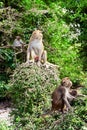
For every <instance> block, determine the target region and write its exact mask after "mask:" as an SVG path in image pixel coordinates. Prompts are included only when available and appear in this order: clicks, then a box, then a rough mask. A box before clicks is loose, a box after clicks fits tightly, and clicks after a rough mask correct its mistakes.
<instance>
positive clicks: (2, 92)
mask: <svg viewBox="0 0 87 130" xmlns="http://www.w3.org/2000/svg"><path fill="white" fill-rule="evenodd" d="M8 95H9V86H8V85H7V84H6V83H4V82H0V99H3V98H4V97H5V98H6V97H8Z"/></svg>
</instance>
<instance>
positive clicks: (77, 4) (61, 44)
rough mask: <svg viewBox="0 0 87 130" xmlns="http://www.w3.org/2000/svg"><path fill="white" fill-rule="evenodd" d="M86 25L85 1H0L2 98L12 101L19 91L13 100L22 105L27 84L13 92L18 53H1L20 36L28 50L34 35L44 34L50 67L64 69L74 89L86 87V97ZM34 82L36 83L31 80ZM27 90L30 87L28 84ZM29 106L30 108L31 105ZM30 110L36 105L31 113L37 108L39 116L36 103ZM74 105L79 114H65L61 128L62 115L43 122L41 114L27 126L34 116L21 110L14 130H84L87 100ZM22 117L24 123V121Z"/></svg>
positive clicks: (0, 83) (75, 111)
mask: <svg viewBox="0 0 87 130" xmlns="http://www.w3.org/2000/svg"><path fill="white" fill-rule="evenodd" d="M86 23H87V1H86V0H84V1H83V0H73V1H72V0H66V1H63V0H59V1H57V0H55V2H54V1H53V0H47V1H45V0H34V1H33V0H19V1H17V0H11V1H10V0H1V2H0V98H3V97H6V96H8V95H9V93H13V92H15V91H16V90H17V89H18V91H17V95H16V94H15V95H14V97H12V98H13V99H17V100H16V103H19V102H20V103H21V102H22V97H21V98H19V97H17V96H18V95H19V96H20V94H21V93H22V92H21V93H20V92H19V91H20V89H24V84H22V86H21V87H20V86H19V83H18V84H17V83H16V85H15V84H14V85H13V87H14V88H13V89H12V86H11V88H10V81H9V77H10V75H11V74H12V73H13V70H14V69H15V68H16V65H15V62H14V51H13V50H12V49H8V48H4V49H3V48H2V47H3V46H7V45H12V44H13V40H14V38H15V36H16V35H20V36H21V37H22V39H23V40H24V41H25V43H26V44H28V42H29V38H30V36H31V33H32V32H33V31H34V30H35V29H40V30H42V32H43V36H44V38H43V40H44V41H43V42H44V46H45V49H46V50H47V52H48V61H49V62H51V63H53V64H56V65H58V66H59V71H60V78H63V77H65V76H68V77H70V79H71V80H72V81H73V84H74V85H80V84H81V85H82V84H83V85H84V86H85V87H84V88H82V93H83V94H85V95H87V92H86V91H87V36H86V35H87V31H86V28H87V24H86ZM25 69H26V67H25ZM19 70H20V69H19ZM31 78H32V77H31ZM49 78H50V77H49ZM16 79H18V76H17V77H16ZM39 80H40V79H39ZM39 80H38V82H37V87H38V85H39V84H40V82H39ZM17 81H18V80H17ZM8 82H9V84H8ZM20 82H21V79H20ZM32 82H35V81H34V80H33V79H32ZM49 82H50V81H49ZM51 82H52V81H51ZM30 84H31V87H33V84H32V83H30ZM53 84H54V81H53V82H52V85H53ZM26 85H27V86H28V83H27V82H26ZM49 87H50V86H49ZM49 87H48V88H49ZM55 87H56V86H55ZM45 88H46V86H45ZM40 89H41V87H40V88H37V90H38V91H39V93H40V94H41V91H40ZM53 89H54V87H52V89H51V88H50V90H49V89H48V90H47V91H46V89H44V95H49V93H51V92H52V90H53ZM37 90H36V93H37ZM21 91H22V90H21ZM23 91H24V90H23ZM11 96H12V95H11ZM15 96H16V98H15ZM32 96H34V99H35V98H36V95H34V94H33V95H32ZM43 98H44V97H42V96H41V97H40V99H41V102H42V101H43V102H44V99H43ZM19 99H20V100H19ZM25 99H27V98H25ZM37 99H38V97H37ZM45 100H46V97H45ZM25 103H27V104H28V102H25ZM31 104H32V105H29V107H30V106H32V108H33V109H35V112H36V108H35V107H34V105H35V104H34V102H33V101H32V103H31ZM33 104H34V105H33ZM72 105H73V107H74V112H72V113H70V114H66V115H65V116H64V119H65V120H64V121H63V120H62V122H61V123H58V122H56V121H57V120H58V119H61V118H62V117H61V115H59V114H58V113H57V114H55V115H52V116H48V117H46V118H45V120H44V119H43V118H42V117H41V118H40V117H39V118H38V116H39V114H36V113H34V114H32V116H31V120H32V121H31V122H28V119H30V117H29V116H30V115H29V114H30V113H29V112H30V110H28V109H27V112H26V111H23V110H21V109H20V108H18V110H19V111H18V113H16V117H15V126H17V127H18V125H19V126H20V124H22V126H21V127H20V130H21V129H22V128H23V130H28V128H30V127H31V128H30V129H35V130H36V129H37V130H39V129H41V128H42V130H45V129H49V130H56V129H58V130H66V129H67V130H77V129H79V130H80V129H81V130H84V129H85V128H86V123H87V115H86V111H87V108H86V106H87V100H86V99H85V98H83V99H80V100H77V101H75V102H74V103H73V104H72ZM49 106H50V105H49V97H47V106H46V107H49ZM41 107H43V106H42V105H41V106H40V109H41ZM23 109H24V108H23ZM38 109H39V108H38ZM44 109H46V108H44ZM43 111H44V110H43ZM22 112H24V113H22ZM39 112H42V111H39ZM17 114H18V115H17ZM21 114H23V115H21ZM35 115H36V117H35ZM22 116H23V118H24V120H22V118H21V117H22ZM67 123H68V125H67ZM15 126H14V127H15ZM1 127H2V128H1ZM0 128H1V129H5V127H4V128H3V125H1V126H0ZM7 129H10V128H7V126H6V130H7ZM12 129H13V128H12ZM18 129H19V127H18Z"/></svg>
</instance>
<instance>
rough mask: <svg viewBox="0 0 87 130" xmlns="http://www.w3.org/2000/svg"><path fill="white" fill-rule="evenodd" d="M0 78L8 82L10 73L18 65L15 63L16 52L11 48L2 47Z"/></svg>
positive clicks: (0, 50)
mask: <svg viewBox="0 0 87 130" xmlns="http://www.w3.org/2000/svg"><path fill="white" fill-rule="evenodd" d="M0 60H1V62H0V80H2V81H3V80H4V81H5V82H7V80H8V79H9V74H11V73H12V70H13V69H14V68H15V67H16V65H15V63H14V52H13V50H11V49H0Z"/></svg>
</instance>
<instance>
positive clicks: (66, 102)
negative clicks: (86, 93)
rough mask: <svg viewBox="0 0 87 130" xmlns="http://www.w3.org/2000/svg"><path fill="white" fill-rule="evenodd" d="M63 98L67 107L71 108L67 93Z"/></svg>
mask: <svg viewBox="0 0 87 130" xmlns="http://www.w3.org/2000/svg"><path fill="white" fill-rule="evenodd" d="M63 100H64V104H65V105H66V107H67V108H68V109H70V108H71V106H70V104H69V102H68V100H67V97H66V95H65V96H63Z"/></svg>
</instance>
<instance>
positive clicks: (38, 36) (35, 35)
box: [32, 30, 43, 40]
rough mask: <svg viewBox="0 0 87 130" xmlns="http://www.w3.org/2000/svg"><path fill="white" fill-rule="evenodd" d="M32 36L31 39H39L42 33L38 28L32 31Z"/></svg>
mask: <svg viewBox="0 0 87 130" xmlns="http://www.w3.org/2000/svg"><path fill="white" fill-rule="evenodd" d="M32 38H33V39H38V40H41V39H42V38H43V34H42V32H41V31H40V30H35V31H34V32H33V33H32Z"/></svg>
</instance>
